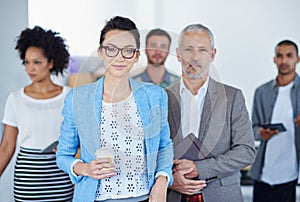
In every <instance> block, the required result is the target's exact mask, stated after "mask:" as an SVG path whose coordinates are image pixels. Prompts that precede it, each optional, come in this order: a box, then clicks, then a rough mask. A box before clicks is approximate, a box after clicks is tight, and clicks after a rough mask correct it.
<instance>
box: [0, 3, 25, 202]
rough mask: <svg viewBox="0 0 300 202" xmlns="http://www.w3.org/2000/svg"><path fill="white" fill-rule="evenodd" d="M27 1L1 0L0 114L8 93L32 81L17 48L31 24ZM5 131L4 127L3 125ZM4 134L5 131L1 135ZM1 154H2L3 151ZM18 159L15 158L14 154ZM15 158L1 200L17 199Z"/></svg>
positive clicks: (0, 188)
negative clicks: (14, 177)
mask: <svg viewBox="0 0 300 202" xmlns="http://www.w3.org/2000/svg"><path fill="white" fill-rule="evenodd" d="M27 16H28V14H27V0H0V27H1V31H0V44H1V46H0V55H1V59H0V86H1V87H0V95H1V96H0V117H1V119H2V117H3V110H4V105H5V101H6V98H7V96H8V93H9V92H11V91H13V90H16V89H18V88H20V87H22V86H24V85H25V84H27V83H28V78H27V76H26V73H25V71H23V69H24V68H23V66H22V64H21V61H20V59H19V56H18V52H17V51H15V50H14V47H15V38H16V37H17V36H18V35H19V34H20V31H21V30H22V29H24V28H25V27H26V26H27V23H28V18H27ZM1 131H2V126H1ZM1 136H2V132H1V134H0V137H1ZM0 155H1V154H0ZM14 158H15V157H14ZM14 161H15V160H14V159H12V161H11V162H10V164H9V166H8V167H7V169H6V171H5V172H4V173H3V175H2V176H1V178H0V201H5V202H11V201H13V197H12V196H13V166H14Z"/></svg>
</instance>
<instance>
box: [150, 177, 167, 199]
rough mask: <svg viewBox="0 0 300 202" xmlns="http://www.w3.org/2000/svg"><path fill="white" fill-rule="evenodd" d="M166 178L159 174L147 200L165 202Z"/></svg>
mask: <svg viewBox="0 0 300 202" xmlns="http://www.w3.org/2000/svg"><path fill="white" fill-rule="evenodd" d="M167 189H168V179H167V178H166V177H165V176H162V175H160V176H159V177H158V178H157V179H156V180H155V183H154V185H153V187H152V189H151V192H150V197H149V202H166V200H167Z"/></svg>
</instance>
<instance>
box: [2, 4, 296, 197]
mask: <svg viewBox="0 0 300 202" xmlns="http://www.w3.org/2000/svg"><path fill="white" fill-rule="evenodd" d="M27 2H28V3H27ZM299 8H300V1H299V0H285V1H282V0H263V1H262V0H252V1H246V0H226V1H222V0H183V1H182V0H144V1H143V0H0V11H1V12H0V25H1V32H0V36H1V37H0V42H1V47H0V51H1V60H0V72H1V74H0V84H1V88H0V95H1V97H0V107H1V109H0V115H1V118H2V116H3V108H4V103H5V100H6V97H7V96H8V93H9V92H10V91H12V90H16V89H18V88H20V87H23V86H24V85H25V84H26V83H28V78H27V76H26V73H25V71H22V70H21V69H23V67H22V65H21V62H20V59H19V57H18V54H17V52H16V51H15V50H14V45H15V44H14V43H15V41H14V39H15V37H16V36H17V35H18V34H19V33H20V31H21V30H22V29H24V28H25V26H29V27H33V26H34V25H40V26H42V27H45V28H47V29H52V30H54V31H58V32H60V33H61V36H63V37H64V38H65V39H66V40H67V43H68V45H69V47H70V53H71V55H72V56H79V55H81V56H90V55H92V54H93V53H94V51H95V50H96V48H97V47H98V41H99V35H100V30H101V28H102V27H103V25H104V22H105V20H106V19H109V18H110V17H112V16H114V15H122V16H126V17H129V18H131V19H132V20H134V21H135V22H136V24H137V27H138V28H139V29H140V30H141V34H142V41H141V45H142V48H143V46H144V41H143V36H145V34H146V33H147V32H148V31H149V29H152V28H157V27H160V28H163V29H165V30H167V31H169V32H170V34H171V36H172V37H173V42H172V46H171V53H170V56H169V58H168V59H167V66H168V69H170V70H171V71H174V72H177V73H180V65H179V64H178V63H177V61H176V58H175V54H174V53H175V48H176V46H177V36H178V33H179V32H180V31H181V30H182V29H183V28H184V27H185V26H186V25H188V24H191V23H203V24H204V25H206V26H208V27H209V28H210V29H211V30H212V31H213V33H214V35H215V39H216V48H217V51H218V52H217V56H216V60H215V62H214V67H215V70H216V71H214V72H216V74H217V76H216V77H217V79H219V80H221V81H223V82H225V83H227V84H230V85H233V86H236V87H238V88H240V89H242V91H243V92H244V95H245V97H246V104H247V106H248V109H249V111H250V112H251V107H252V99H253V98H252V97H253V93H254V90H255V88H256V87H257V86H259V85H260V84H262V83H264V82H266V81H268V80H270V79H272V78H274V77H275V76H276V66H275V65H274V63H273V56H274V47H275V45H276V44H277V43H278V42H279V41H280V40H283V39H291V40H294V41H295V42H296V43H297V44H298V46H300V26H299V19H300V12H299ZM145 64H146V60H145V56H144V54H143V55H142V58H141V60H140V62H139V64H138V65H137V66H144V65H145ZM298 66H299V65H298ZM297 71H298V70H297ZM298 72H299V71H298ZM216 74H215V75H216ZM13 164H14V159H13V160H12V162H11V163H10V166H9V167H8V169H7V170H6V171H5V173H4V174H3V175H2V176H1V179H0V198H1V201H5V202H8V201H13V199H12V186H13V184H12V178H13V176H12V170H13Z"/></svg>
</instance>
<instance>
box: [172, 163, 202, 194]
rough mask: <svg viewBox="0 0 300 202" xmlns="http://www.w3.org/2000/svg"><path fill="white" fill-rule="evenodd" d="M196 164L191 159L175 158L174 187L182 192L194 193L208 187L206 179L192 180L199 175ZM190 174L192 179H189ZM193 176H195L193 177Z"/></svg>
mask: <svg viewBox="0 0 300 202" xmlns="http://www.w3.org/2000/svg"><path fill="white" fill-rule="evenodd" d="M185 163H186V164H185ZM195 169H196V166H195V164H194V163H193V162H192V161H189V160H175V161H174V169H173V178H174V181H173V185H172V186H171V187H170V189H173V190H175V191H177V192H180V193H182V194H187V195H192V194H195V193H197V192H199V191H201V190H202V189H203V188H204V187H206V183H205V180H191V178H194V177H195V176H199V175H198V172H197V169H196V171H195ZM185 176H188V177H189V178H190V179H188V178H187V177H185ZM192 176H193V177H192Z"/></svg>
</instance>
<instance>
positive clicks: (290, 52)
mask: <svg viewBox="0 0 300 202" xmlns="http://www.w3.org/2000/svg"><path fill="white" fill-rule="evenodd" d="M299 61H300V57H299V53H298V46H297V45H296V43H294V42H292V41H290V40H283V41H281V42H279V43H278V44H277V46H276V47H275V56H274V63H275V64H276V66H277V71H278V74H277V77H276V78H275V79H274V80H271V81H269V82H267V83H265V84H263V85H262V86H260V87H258V88H257V89H256V91H255V95H254V102H253V110H252V123H253V130H254V135H255V139H256V140H260V146H259V149H258V153H257V156H256V160H255V163H254V164H253V165H252V167H251V170H250V172H249V175H250V176H251V177H252V178H253V179H254V180H255V182H254V189H253V190H254V193H253V199H254V202H271V201H272V202H274V201H275V202H276V201H278V202H281V201H289V202H293V201H296V184H297V179H298V172H299V160H300V159H299V158H300V78H299V76H298V74H297V73H296V65H297V63H298V62H299ZM273 123H282V124H283V125H284V126H285V128H286V131H281V130H279V129H275V128H270V127H271V126H268V124H273Z"/></svg>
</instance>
